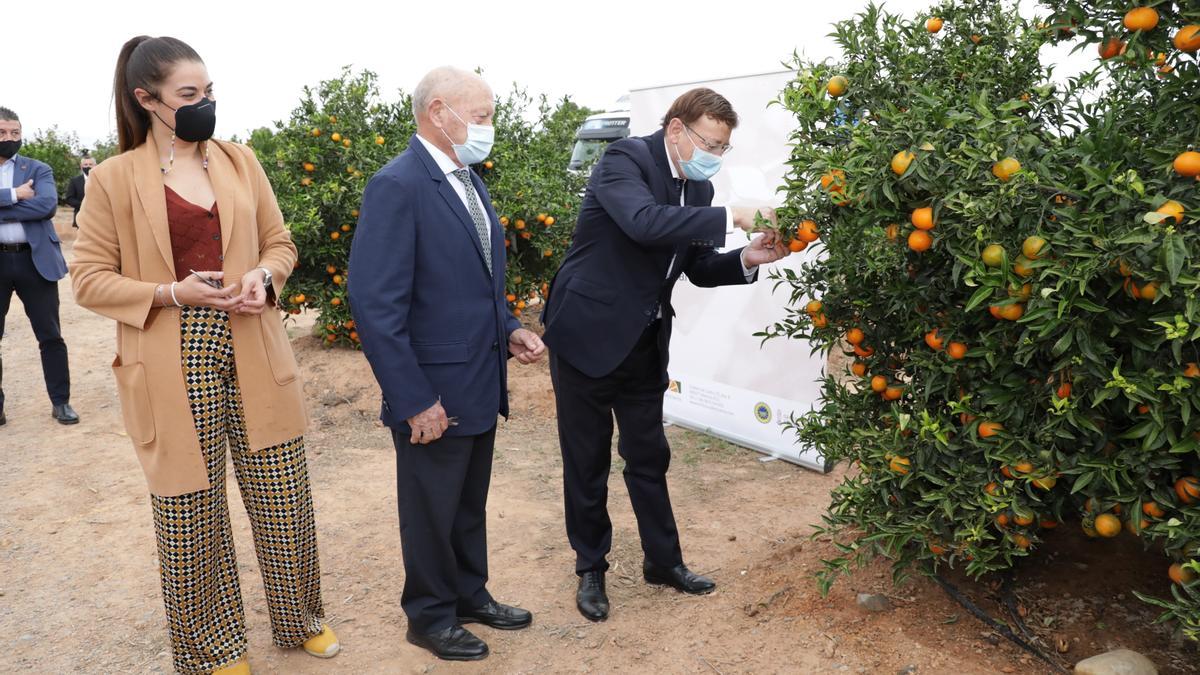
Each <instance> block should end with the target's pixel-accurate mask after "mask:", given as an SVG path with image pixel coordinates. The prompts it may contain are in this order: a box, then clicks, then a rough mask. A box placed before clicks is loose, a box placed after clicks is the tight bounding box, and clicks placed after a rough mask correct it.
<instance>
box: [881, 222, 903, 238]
mask: <svg viewBox="0 0 1200 675" xmlns="http://www.w3.org/2000/svg"><path fill="white" fill-rule="evenodd" d="M883 232H884V234H886V235H887V238H888V241H896V239H898V238H899V237H900V226H899V225H897V224H896V223H892V224H891V225H888V226H887V227H886V228H885V229H884V230H883Z"/></svg>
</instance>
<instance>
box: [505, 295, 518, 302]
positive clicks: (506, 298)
mask: <svg viewBox="0 0 1200 675" xmlns="http://www.w3.org/2000/svg"><path fill="white" fill-rule="evenodd" d="M504 299H505V300H508V301H509V302H516V301H517V296H516V294H515V293H509V294H508V295H506V296H504Z"/></svg>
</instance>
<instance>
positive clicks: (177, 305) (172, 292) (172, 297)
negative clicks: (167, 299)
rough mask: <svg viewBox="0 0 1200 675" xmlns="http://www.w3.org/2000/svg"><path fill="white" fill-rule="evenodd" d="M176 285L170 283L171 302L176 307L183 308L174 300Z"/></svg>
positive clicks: (173, 282)
mask: <svg viewBox="0 0 1200 675" xmlns="http://www.w3.org/2000/svg"><path fill="white" fill-rule="evenodd" d="M178 283H179V282H178V281H172V282H171V301H172V302H174V303H175V306H176V307H183V305H181V304H179V300H178V299H176V298H175V285H176V284H178Z"/></svg>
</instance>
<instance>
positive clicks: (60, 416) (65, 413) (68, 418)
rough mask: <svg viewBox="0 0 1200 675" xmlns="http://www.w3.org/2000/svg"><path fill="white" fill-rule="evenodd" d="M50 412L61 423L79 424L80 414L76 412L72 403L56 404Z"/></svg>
mask: <svg viewBox="0 0 1200 675" xmlns="http://www.w3.org/2000/svg"><path fill="white" fill-rule="evenodd" d="M50 414H51V415H53V416H54V419H56V420H58V423H59V424H79V415H78V414H76V413H75V409H74V408H72V407H71V404H70V403H64V404H62V405H56V406H54V410H53V412H51V413H50Z"/></svg>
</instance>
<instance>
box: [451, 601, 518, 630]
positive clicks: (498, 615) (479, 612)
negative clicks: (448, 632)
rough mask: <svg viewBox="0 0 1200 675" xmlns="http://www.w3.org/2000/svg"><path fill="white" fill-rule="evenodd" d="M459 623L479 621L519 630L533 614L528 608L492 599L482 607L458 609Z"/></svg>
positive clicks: (506, 628)
mask: <svg viewBox="0 0 1200 675" xmlns="http://www.w3.org/2000/svg"><path fill="white" fill-rule="evenodd" d="M458 622H459V623H481V624H483V625H485V626H489V627H491V628H499V629H500V630H519V629H521V628H525V627H526V626H528V625H529V624H531V623H533V614H532V613H530V612H529V611H528V610H524V609H521V608H520V607H512V606H510V605H502V604H500V603H498V602H496V601H495V600H492V601H491V602H489V603H488V604H486V605H484V606H483V607H476V608H475V609H471V610H465V611H464V610H461V609H460V610H459V611H458Z"/></svg>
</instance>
